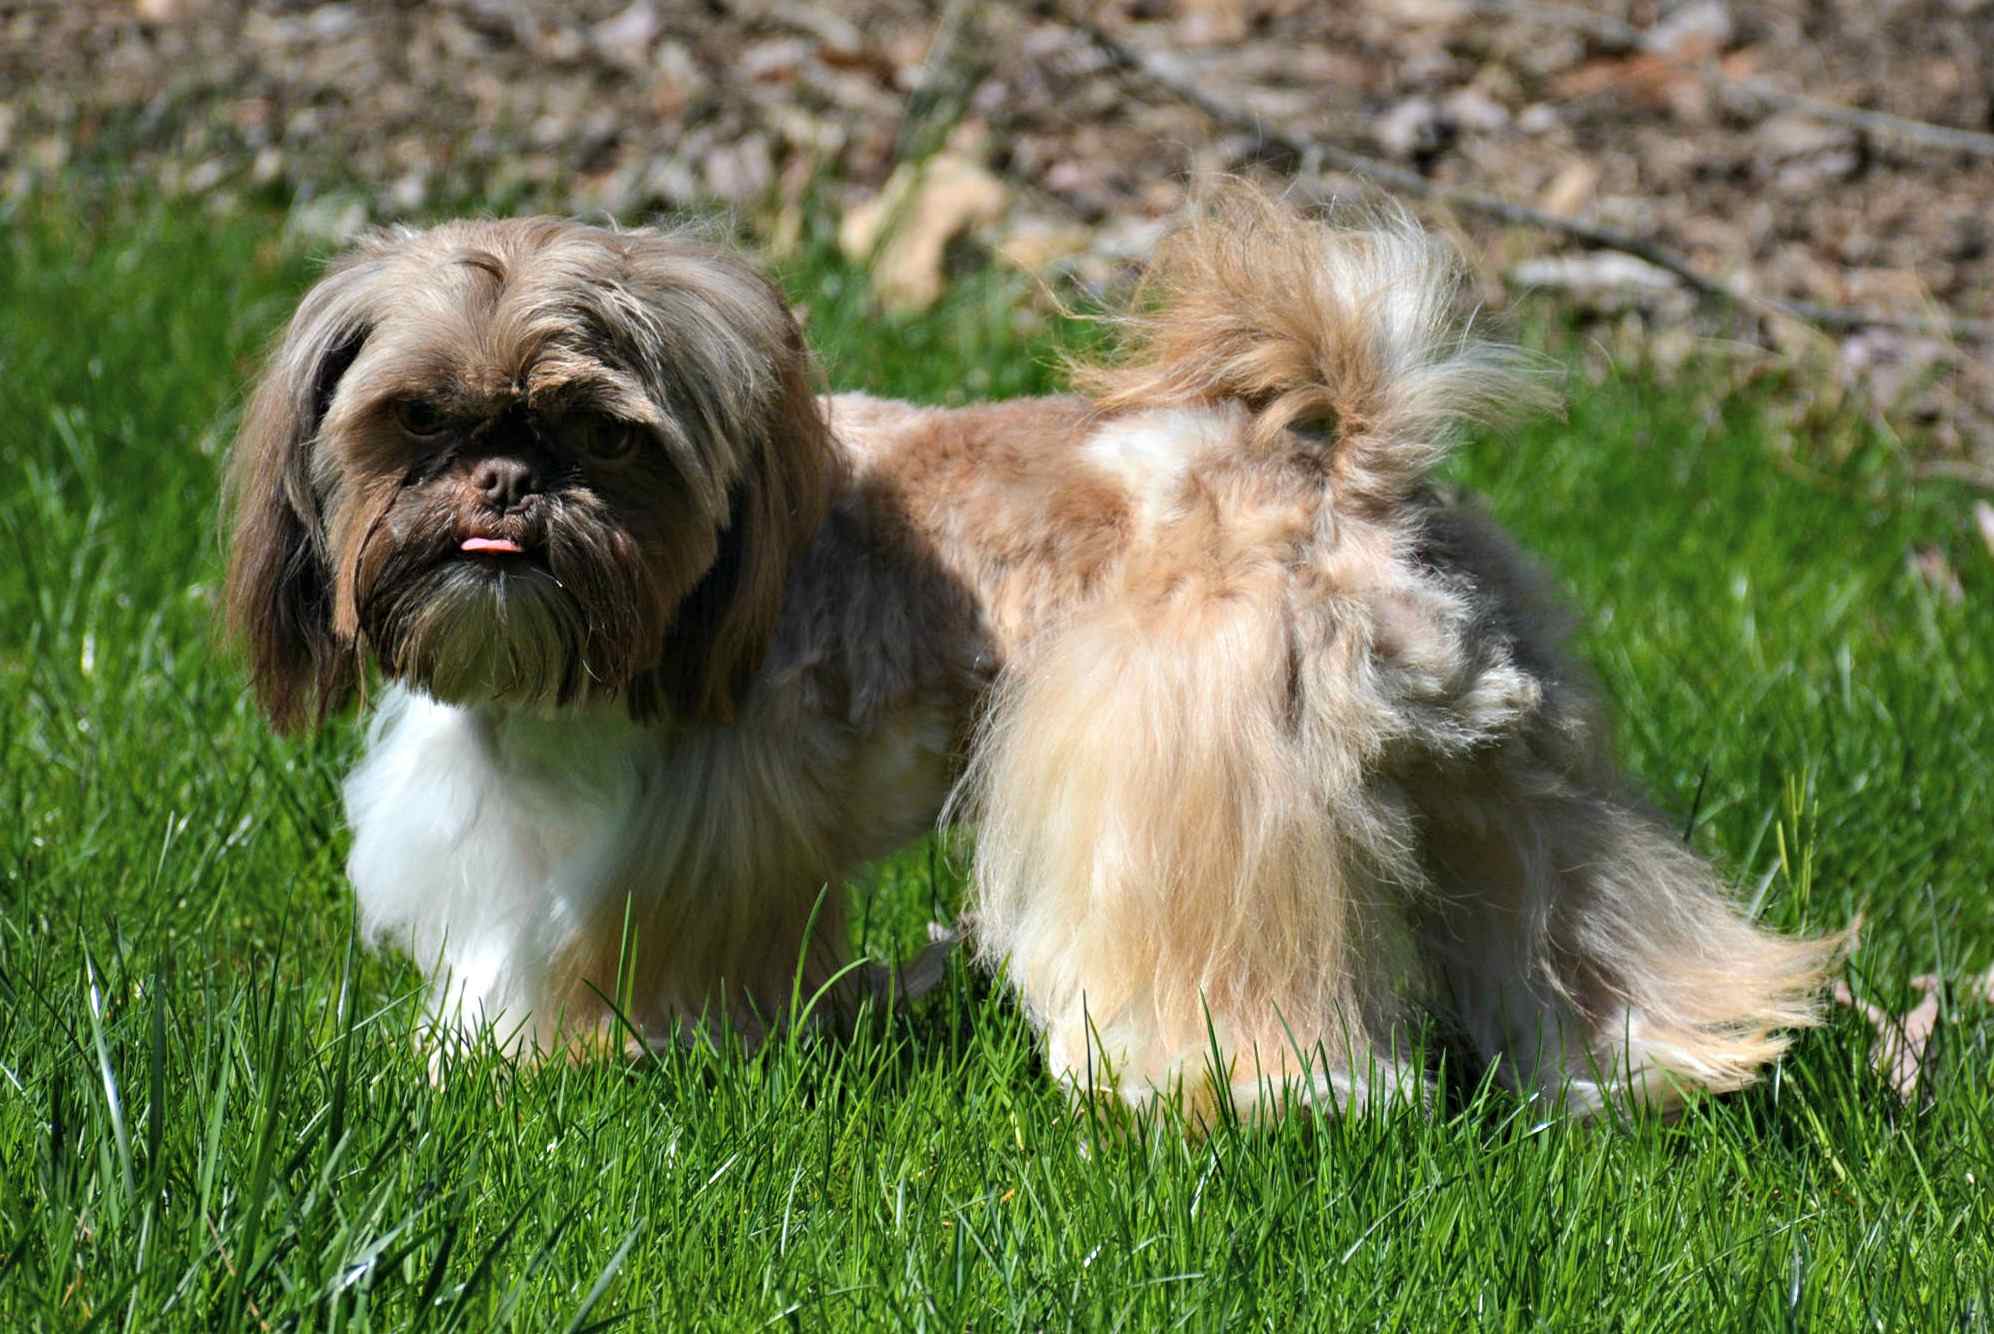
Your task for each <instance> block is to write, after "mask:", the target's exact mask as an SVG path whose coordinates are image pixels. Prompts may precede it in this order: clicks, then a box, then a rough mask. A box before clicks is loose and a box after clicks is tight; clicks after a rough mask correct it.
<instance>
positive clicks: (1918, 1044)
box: [1834, 969, 1994, 1103]
mask: <svg viewBox="0 0 1994 1334" xmlns="http://www.w3.org/2000/svg"><path fill="white" fill-rule="evenodd" d="M1911 985H1912V986H1913V987H1914V988H1916V990H1917V991H1918V993H1919V996H1920V999H1919V1001H1918V1003H1917V1004H1916V1005H1914V1006H1912V1007H1911V1008H1910V1009H1908V1010H1906V1011H1905V1012H1904V1013H1902V1014H1892V1013H1890V1012H1889V1011H1888V1010H1886V1009H1884V1008H1883V1007H1882V1006H1880V1005H1875V1004H1872V1003H1871V1002H1869V1001H1865V1000H1860V999H1858V998H1857V997H1856V995H1855V993H1854V992H1853V991H1852V990H1851V989H1850V988H1849V985H1848V983H1846V982H1837V983H1835V992H1834V995H1835V1002H1836V1003H1837V1004H1839V1005H1845V1006H1847V1007H1849V1008H1850V1009H1852V1010H1854V1011H1856V1012H1857V1013H1858V1014H1860V1015H1862V1017H1863V1018H1864V1019H1865V1020H1867V1021H1868V1023H1869V1026H1870V1028H1871V1029H1872V1030H1873V1031H1874V1032H1875V1033H1876V1040H1875V1041H1874V1042H1873V1043H1871V1044H1870V1049H1869V1063H1870V1067H1871V1068H1872V1069H1874V1070H1875V1071H1876V1072H1877V1073H1878V1074H1879V1075H1881V1076H1883V1079H1884V1082H1885V1083H1887V1084H1889V1085H1890V1088H1891V1091H1892V1092H1894V1093H1895V1094H1896V1095H1897V1096H1898V1098H1899V1099H1901V1100H1902V1101H1904V1102H1907V1103H1908V1102H1912V1101H1914V1100H1915V1099H1916V1098H1917V1096H1918V1090H1919V1087H1920V1086H1921V1085H1922V1084H1923V1083H1924V1082H1925V1080H1926V1073H1927V1072H1926V1058H1927V1055H1928V1053H1929V1052H1930V1050H1931V1044H1932V1037H1933V1035H1934V1034H1936V1033H1937V1032H1938V1031H1939V1026H1940V1024H1941V1023H1942V1022H1943V1021H1944V1018H1945V1017H1946V1013H1947V1011H1946V1010H1945V1009H1944V1008H1943V1007H1942V1005H1941V1001H1942V998H1943V995H1944V988H1943V986H1942V984H1941V982H1940V980H1939V978H1938V977H1937V976H1935V975H1933V974H1930V973H1926V974H1923V975H1921V976H1918V977H1914V978H1912V979H1911ZM1963 995H1975V996H1979V997H1980V998H1982V999H1984V1000H1986V1001H1988V1002H1990V1003H1994V969H1989V970H1988V971H1987V972H1985V973H1983V974H1981V975H1980V976H1979V977H1976V978H1971V979H1969V980H1968V981H1967V982H1966V983H1965V984H1964V985H1963V986H1962V987H1961V988H1960V991H1959V992H1958V993H1956V999H1957V998H1958V996H1963Z"/></svg>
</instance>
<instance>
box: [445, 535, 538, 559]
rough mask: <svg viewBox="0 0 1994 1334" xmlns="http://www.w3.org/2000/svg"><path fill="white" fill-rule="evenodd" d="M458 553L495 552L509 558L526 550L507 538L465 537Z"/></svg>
mask: <svg viewBox="0 0 1994 1334" xmlns="http://www.w3.org/2000/svg"><path fill="white" fill-rule="evenodd" d="M457 549H458V550H459V551H496V552H502V553H504V554H506V555H509V556H518V555H522V554H524V553H525V551H526V548H525V547H522V546H521V545H519V543H517V542H515V541H513V540H512V539H511V538H509V537H467V538H465V539H464V544H463V545H462V546H460V547H458V548H457Z"/></svg>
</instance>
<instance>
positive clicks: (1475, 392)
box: [1068, 180, 1557, 505]
mask: <svg viewBox="0 0 1994 1334" xmlns="http://www.w3.org/2000/svg"><path fill="white" fill-rule="evenodd" d="M1460 286H1461V264H1460V261H1459V258H1458V256H1456V255H1455V254H1454V253H1453V251H1452V250H1451V249H1450V248H1448V247H1447V246H1446V245H1444V244H1443V243H1441V242H1439V241H1437V240H1435V239H1433V238H1431V237H1429V236H1428V235H1427V234H1426V232H1425V231H1424V230H1423V229H1422V228H1421V227H1420V226H1419V224H1418V223H1417V222H1416V221H1415V220H1414V219H1413V218H1412V217H1411V216H1410V215H1409V214H1407V213H1406V212H1405V211H1404V210H1403V209H1399V208H1395V207H1385V206H1379V207H1375V208H1372V209H1368V210H1365V211H1364V212H1363V215H1362V216H1361V217H1358V218H1356V219H1354V220H1352V221H1350V222H1348V223H1344V222H1335V223H1331V222H1321V221H1316V220H1313V219H1311V218H1310V217H1308V216H1307V215H1305V214H1304V213H1303V212H1302V211H1301V209H1300V208H1298V207H1296V206H1295V205H1294V204H1292V203H1290V202H1288V201H1286V200H1282V199H1278V198H1276V197H1274V196H1273V195H1270V194H1268V193H1267V192H1265V191H1264V190H1262V189H1260V188H1258V187H1256V186H1252V185H1249V184H1247V183H1244V182H1241V181H1236V180H1228V181H1223V182H1220V183H1218V184H1216V185H1213V186H1210V187H1208V189H1207V191H1206V193H1205V196H1204V198H1203V199H1202V200H1201V201H1200V202H1199V204H1198V205H1197V206H1196V208H1195V209H1194V216H1193V217H1192V218H1191V219H1190V220H1189V221H1188V222H1186V223H1184V224H1183V225H1182V226H1180V227H1178V228H1177V229H1176V230H1175V231H1174V232H1172V233H1171V234H1170V235H1168V236H1167V237H1165V239H1164V240H1163V241H1162V242H1161V243H1160V245H1159V246H1158V248H1157V251H1156V254H1155V256H1154V258H1153V259H1152V260H1151V262H1150V264H1149V265H1148V267H1147V269H1146V270H1145V272H1144V273H1143V275H1142V276H1141V278H1140V280H1139V281H1138V282H1137V284H1136V287H1135V290H1134V293H1133V296H1132V299H1131V301H1130V303H1129V307H1128V309H1127V311H1126V312H1125V313H1122V314H1118V315H1109V316H1106V317H1104V320H1105V322H1106V323H1107V324H1108V325H1110V326H1111V327H1112V328H1113V329H1114V330H1115V331H1116V333H1117V334H1118V335H1119V336H1118V338H1117V339H1115V340H1114V342H1115V345H1116V346H1115V349H1114V351H1113V352H1111V353H1110V354H1109V355H1108V356H1107V357H1106V358H1105V359H1103V360H1099V361H1092V362H1086V361H1076V362H1072V363H1069V366H1068V370H1069V373H1070V374H1071V376H1072V380H1073V383H1074V386H1075V387H1076V388H1077V389H1079V390H1080V391H1081V392H1083V393H1086V394H1089V395H1091V396H1092V397H1093V398H1094V400H1095V402H1096V404H1097V405H1098V406H1099V407H1100V408H1101V409H1102V410H1103V411H1104V412H1109V413H1115V412H1125V411H1136V410H1141V409H1145V408H1155V407H1182V406H1189V405H1204V404H1213V403H1221V402H1236V403H1241V404H1244V405H1245V406H1246V407H1247V408H1248V409H1249V410H1250V411H1251V412H1252V413H1253V423H1252V428H1251V439H1252V441H1253V442H1254V443H1255V444H1256V445H1258V446H1260V447H1263V448H1265V447H1271V446H1273V445H1275V444H1276V442H1278V441H1280V440H1281V439H1282V438H1283V436H1284V433H1285V432H1287V431H1288V429H1289V428H1291V427H1294V428H1301V429H1305V430H1309V431H1311V432H1314V433H1319V434H1321V435H1322V436H1324V437H1326V439H1327V440H1328V442H1329V445H1328V448H1329V451H1330V459H1331V470H1332V476H1333V477H1335V478H1336V479H1337V481H1338V482H1339V483H1340V490H1341V491H1342V493H1343V494H1344V495H1345V496H1346V497H1347V498H1348V499H1349V500H1350V501H1353V502H1356V503H1363V502H1366V501H1368V502H1371V503H1373V504H1377V505H1390V504H1394V503H1396V502H1398V501H1399V500H1402V499H1403V498H1404V497H1406V496H1407V495H1410V494H1411V493H1412V492H1413V491H1414V490H1416V489H1417V488H1418V487H1419V486H1420V485H1421V484H1422V483H1423V482H1424V481H1425V479H1426V478H1427V476H1428V475H1429V474H1430V473H1431V472H1432V471H1433V469H1434V468H1435V467H1437V466H1438V465H1439V464H1440V462H1441V461H1442V460H1443V459H1444V457H1445V456H1446V453H1447V451H1448V449H1449V447H1450V446H1451V444H1452V440H1453V436H1454V434H1455V431H1456V428H1457V427H1459V426H1460V425H1461V424H1463V423H1467V422H1485V423H1489V422H1496V421H1500V420H1503V419H1506V418H1509V417H1511V416H1514V415H1516V414H1518V413H1521V412H1526V411H1534V410H1540V409H1548V408H1554V407H1555V406H1556V404H1557V396H1556V394H1555V392H1554V391H1553V390H1552V388H1551V386H1550V385H1549V383H1548V381H1547V378H1546V377H1545V376H1544V374H1543V373H1542V368H1541V366H1540V365H1539V364H1538V363H1537V362H1536V361H1534V360H1533V359H1532V358H1531V357H1529V356H1528V355H1527V354H1525V353H1523V352H1522V351H1520V350H1519V349H1517V348H1514V347H1509V346H1506V345H1503V344H1500V343H1495V342H1491V341H1486V340H1482V339H1479V338H1476V337H1474V336H1472V335H1471V332H1470V329H1469V323H1468V322H1467V321H1465V320H1463V319H1461V318H1460V317H1459V315H1458V312H1457V309H1456V305H1457V298H1458V294H1459V290H1460Z"/></svg>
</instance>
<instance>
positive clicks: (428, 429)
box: [395, 398, 450, 439]
mask: <svg viewBox="0 0 1994 1334" xmlns="http://www.w3.org/2000/svg"><path fill="white" fill-rule="evenodd" d="M395 421H396V422H398V423H399V424H400V425H401V428H402V429H403V430H404V431H407V432H408V433H409V434H410V435H412V436H416V437H418V438H423V439H426V438H428V437H429V436H432V435H441V434H442V433H443V428H444V427H446V426H448V425H449V424H450V422H449V419H448V418H446V417H445V416H444V415H443V410H442V409H441V408H439V407H437V406H436V405H435V404H434V403H431V402H430V401H429V400H428V399H424V398H405V399H403V400H402V401H401V402H400V403H398V404H397V405H396V406H395Z"/></svg>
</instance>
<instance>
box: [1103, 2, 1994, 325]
mask: <svg viewBox="0 0 1994 1334" xmlns="http://www.w3.org/2000/svg"><path fill="white" fill-rule="evenodd" d="M1066 22H1068V23H1069V24H1070V25H1072V26H1073V27H1074V28H1075V29H1076V30H1077V31H1079V32H1081V33H1084V34H1085V35H1086V36H1087V38H1088V39H1089V40H1090V41H1092V42H1093V43H1094V45H1095V46H1096V47H1097V48H1098V49H1099V50H1100V51H1101V52H1102V54H1104V55H1105V56H1107V57H1108V59H1109V60H1110V61H1112V62H1113V63H1114V64H1115V66H1116V67H1118V68H1120V69H1123V70H1127V71H1131V72H1133V73H1135V74H1138V75H1140V76H1141V77H1142V78H1144V79H1146V80H1148V81H1149V82H1150V83H1153V84H1155V85H1156V86H1157V87H1159V88H1161V89H1163V90H1164V91H1165V92H1168V93H1170V94H1171V95H1172V96H1174V97H1177V98H1180V99H1181V100H1183V101H1185V102H1188V103H1190V104H1191V105H1192V106H1195V107H1197V108H1198V110H1200V111H1202V112H1203V113H1204V114H1205V115H1206V116H1209V117H1210V118H1211V119H1212V120H1214V121H1216V122H1218V123H1219V124H1221V125H1226V126H1230V127H1231V128H1233V129H1236V130H1241V131H1244V132H1245V133H1248V134H1252V135H1254V136H1255V137H1256V138H1258V139H1259V140H1260V141H1261V142H1262V143H1264V144H1267V145H1270V146H1272V147H1273V148H1276V149H1278V150H1279V151H1280V152H1282V153H1283V154H1286V155H1287V156H1289V157H1292V158H1294V159H1295V160H1296V161H1297V162H1298V163H1300V164H1302V166H1303V167H1304V168H1305V169H1311V170H1312V169H1316V168H1320V167H1323V166H1327V167H1330V168H1333V169H1335V170H1337V171H1341V172H1345V173H1347V174H1349V175H1351V176H1358V177H1361V178H1363V179H1365V180H1368V181H1371V182H1374V183H1376V184H1378V185H1382V186H1385V187H1387V188H1389V189H1392V190H1396V191H1399V192H1400V193H1403V194H1407V195H1411V196H1413V197H1415V198H1419V199H1430V200H1433V201H1434V202H1436V203H1440V204H1445V205H1448V206H1450V207H1453V208H1459V209H1463V210H1466V211H1468V212H1471V213H1479V214H1482V215H1484V216H1486V217H1492V218H1495V219H1497V220H1499V221H1502V222H1506V223H1510V224H1512V225H1515V226H1520V227H1535V228H1538V229H1540V230H1543V231H1551V232H1556V233H1558V234H1559V235H1561V236H1567V237H1570V238H1571V239H1572V240H1575V241H1579V242H1582V243H1583V244H1585V245H1587V246H1590V247H1592V248H1594V249H1597V250H1615V251H1619V252H1620V253H1622V254H1627V255H1632V256H1634V257H1635V258H1636V259H1641V260H1645V261H1646V262H1647V263H1649V264H1652V265H1654V266H1655V267H1656V268H1658V269H1664V270H1666V271H1668V272H1669V273H1671V274H1673V275H1674V276H1675V277H1676V279H1677V280H1678V281H1680V282H1681V283H1682V284H1683V285H1684V286H1685V287H1687V288H1689V289H1690V290H1691V291H1693V292H1695V293H1697V294H1698V295H1700V296H1703V297H1706V298H1709V299H1711V300H1719V301H1727V302H1732V303H1735V304H1737V305H1741V306H1744V307H1747V308H1749V309H1755V310H1759V311H1763V312H1768V313H1771V314H1776V315H1783V316H1785V317H1787V318H1789V319H1796V320H1800V321H1803V322H1805V323H1808V324H1813V325H1817V326H1819V327H1821V328H1823V329H1830V330H1836V331H1847V330H1852V329H1898V330H1903V331H1905V332H1909V333H1919V334H1929V335H1937V336H1939V337H1944V338H1956V339H1961V340H1970V341H1976V342H1986V341H1990V340H1994V320H1976V319H1955V318H1951V317H1947V316H1926V315H1885V314H1882V313H1880V312H1877V311H1867V310H1857V309H1854V308H1850V307H1844V306H1824V305H1818V304H1816V303H1814V302H1811V301H1788V300H1784V299H1782V298H1778V297H1768V296H1760V295H1757V294H1755V293H1750V292H1744V291H1740V290H1739V289H1738V288H1737V287H1735V286H1733V285H1731V284H1730V283H1727V282H1724V281H1722V280H1721V279H1717V278H1712V277H1710V276H1708V275H1707V274H1705V273H1703V272H1701V271H1700V270H1698V269H1697V268H1696V267H1695V266H1694V265H1693V264H1691V263H1690V262H1689V260H1688V259H1686V258H1684V257H1683V256H1682V255H1679V254H1677V253H1676V252H1675V251H1673V250H1670V249H1668V248H1667V247H1666V246H1661V245H1657V244H1656V243H1654V242H1653V241H1649V240H1647V239H1645V238H1643V237H1639V236H1634V235H1632V234H1631V233H1628V232H1623V231H1619V230H1617V229H1615V228H1612V227H1602V226H1599V225H1598V224H1596V223H1590V222H1584V221H1581V220H1579V219H1576V218H1562V217H1559V216H1557V215H1556V214H1552V213H1545V212H1542V211H1540V210H1538V209H1534V208H1530V207H1529V206H1527V205H1524V204H1519V203H1516V202H1515V201H1513V200H1509V199H1504V198H1502V197H1501V196H1500V195H1492V194H1488V193H1486V192H1485V191H1481V190H1471V189H1466V188H1463V187H1460V186H1452V185H1441V184H1439V183H1438V182H1435V181H1430V180H1428V179H1427V178H1426V177H1424V176H1421V175H1420V174H1419V173H1417V172H1414V171H1408V170H1406V169H1405V168H1404V167H1399V166H1394V165H1393V164H1392V163H1389V162H1384V161H1380V160H1379V159H1377V158H1374V157H1370V156H1368V155H1366V154H1363V153H1357V152H1353V151H1351V150H1350V149H1347V148H1342V147H1339V146H1338V145H1335V144H1331V143H1327V142H1324V141H1322V140H1319V139H1304V138H1302V137H1300V136H1298V135H1294V134H1291V133H1289V132H1287V131H1285V130H1282V129H1278V128H1276V127H1274V126H1270V125H1268V124H1267V123H1266V122H1265V121H1263V120H1262V119H1261V118H1260V117H1259V116H1256V115H1254V114H1253V113H1251V112H1248V111H1245V110H1242V109H1241V108H1238V107H1235V106H1231V105H1229V104H1227V103H1225V102H1222V101H1220V100H1219V99H1217V98H1215V97H1213V96H1212V95H1211V94H1209V93H1207V92H1205V91H1204V90H1203V89H1202V88H1199V87H1197V86H1196V85H1194V84H1192V83H1191V82H1190V81H1189V80H1187V79H1185V78H1183V77H1182V76H1181V75H1179V74H1178V73H1176V72H1175V71H1174V70H1172V69H1170V68H1169V67H1168V64H1167V62H1166V61H1165V60H1164V59H1162V58H1159V57H1156V56H1152V55H1150V54H1147V53H1145V52H1142V51H1138V50H1136V49H1135V48H1133V47H1131V46H1129V45H1128V44H1127V43H1125V42H1123V41H1121V40H1120V39H1119V38H1117V37H1115V36H1113V35H1112V34H1110V33H1108V32H1106V31H1105V30H1103V29H1102V28H1101V27H1100V26H1099V25H1098V24H1096V23H1094V22H1093V21H1092V20H1090V19H1086V18H1082V17H1078V16H1075V15H1071V14H1069V15H1067V17H1066Z"/></svg>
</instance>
